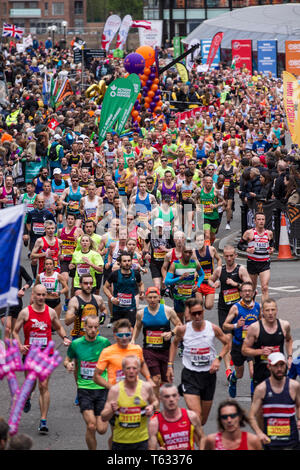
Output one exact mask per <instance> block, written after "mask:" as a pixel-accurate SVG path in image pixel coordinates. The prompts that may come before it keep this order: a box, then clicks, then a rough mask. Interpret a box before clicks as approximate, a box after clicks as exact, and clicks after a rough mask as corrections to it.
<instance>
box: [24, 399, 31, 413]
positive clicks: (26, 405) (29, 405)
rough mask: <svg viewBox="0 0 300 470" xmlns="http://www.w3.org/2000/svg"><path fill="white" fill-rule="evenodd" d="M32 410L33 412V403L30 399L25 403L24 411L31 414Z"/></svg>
mask: <svg viewBox="0 0 300 470" xmlns="http://www.w3.org/2000/svg"><path fill="white" fill-rule="evenodd" d="M30 410H31V401H30V398H28V399H27V400H26V402H25V405H24V408H23V411H24V413H29V411H30Z"/></svg>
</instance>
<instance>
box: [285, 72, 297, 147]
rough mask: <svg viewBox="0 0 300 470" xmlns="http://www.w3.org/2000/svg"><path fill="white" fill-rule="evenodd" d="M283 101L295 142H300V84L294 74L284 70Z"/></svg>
mask: <svg viewBox="0 0 300 470" xmlns="http://www.w3.org/2000/svg"><path fill="white" fill-rule="evenodd" d="M283 102H284V109H285V114H286V119H287V123H288V128H289V131H290V134H291V139H292V141H293V143H294V144H298V145H299V143H300V130H299V125H300V111H299V105H300V85H299V83H298V80H297V79H296V77H294V75H292V74H291V73H289V72H286V71H284V72H283Z"/></svg>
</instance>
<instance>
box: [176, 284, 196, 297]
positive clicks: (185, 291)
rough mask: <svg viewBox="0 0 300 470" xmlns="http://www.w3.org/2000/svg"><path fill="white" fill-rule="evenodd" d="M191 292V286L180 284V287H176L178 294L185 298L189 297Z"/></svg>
mask: <svg viewBox="0 0 300 470" xmlns="http://www.w3.org/2000/svg"><path fill="white" fill-rule="evenodd" d="M192 290H193V286H191V285H190V284H182V285H181V286H178V288H177V292H178V294H179V295H183V296H185V297H186V296H191V295H192Z"/></svg>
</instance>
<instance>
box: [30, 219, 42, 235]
mask: <svg viewBox="0 0 300 470" xmlns="http://www.w3.org/2000/svg"><path fill="white" fill-rule="evenodd" d="M32 231H33V233H34V234H35V235H43V233H44V232H45V227H44V224H41V223H39V222H34V224H33V226H32Z"/></svg>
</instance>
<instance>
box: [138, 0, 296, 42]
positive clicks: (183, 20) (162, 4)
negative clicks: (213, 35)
mask: <svg viewBox="0 0 300 470" xmlns="http://www.w3.org/2000/svg"><path fill="white" fill-rule="evenodd" d="M281 3H299V2H298V1H295V0H291V1H289V2H284V1H279V0H144V19H145V20H163V37H164V40H166V39H168V40H169V42H172V40H173V38H174V36H183V37H184V36H187V35H188V34H190V33H191V32H192V31H193V30H194V29H195V28H196V27H197V26H199V24H201V23H202V21H205V20H209V19H212V18H216V17H217V16H219V15H222V14H223V13H227V12H229V11H232V10H234V9H236V8H243V7H250V6H257V5H272V4H274V5H275V4H281Z"/></svg>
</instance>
